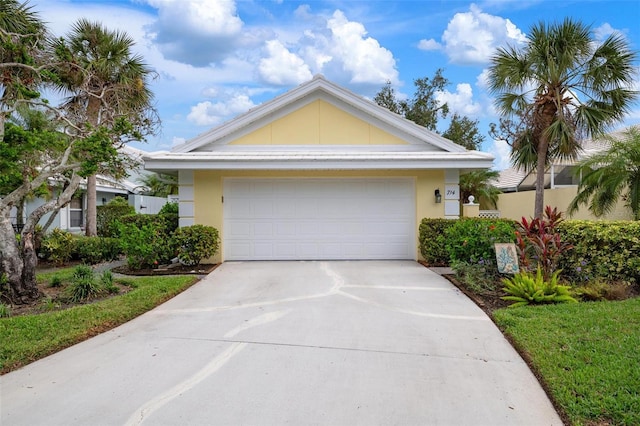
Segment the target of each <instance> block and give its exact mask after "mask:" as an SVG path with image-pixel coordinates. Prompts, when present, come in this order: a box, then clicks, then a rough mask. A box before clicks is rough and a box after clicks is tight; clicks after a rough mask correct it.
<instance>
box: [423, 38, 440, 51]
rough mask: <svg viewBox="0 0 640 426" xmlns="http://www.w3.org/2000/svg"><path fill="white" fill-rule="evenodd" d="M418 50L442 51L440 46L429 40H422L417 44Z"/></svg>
mask: <svg viewBox="0 0 640 426" xmlns="http://www.w3.org/2000/svg"><path fill="white" fill-rule="evenodd" d="M418 49H420V50H440V49H442V45H441V44H440V43H438V42H437V41H435V40H434V39H432V38H430V39H429V40H425V39H422V40H420V42H419V43H418Z"/></svg>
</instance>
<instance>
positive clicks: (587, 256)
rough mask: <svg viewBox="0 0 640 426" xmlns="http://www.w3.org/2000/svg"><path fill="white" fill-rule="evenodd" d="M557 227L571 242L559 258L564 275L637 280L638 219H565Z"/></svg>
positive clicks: (575, 279)
mask: <svg viewBox="0 0 640 426" xmlns="http://www.w3.org/2000/svg"><path fill="white" fill-rule="evenodd" d="M559 231H560V233H561V235H562V239H563V240H564V241H567V242H569V243H571V244H572V245H573V249H572V250H569V251H567V252H566V253H565V254H564V255H563V256H562V257H561V259H560V263H559V266H560V268H562V275H563V277H564V278H566V279H568V280H570V281H572V282H581V281H592V280H599V279H601V280H605V281H625V282H635V283H640V222H638V221H615V222H604V221H603V222H592V221H586V220H566V221H564V222H562V223H561V224H560V226H559Z"/></svg>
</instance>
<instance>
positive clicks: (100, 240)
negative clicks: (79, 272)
mask: <svg viewBox="0 0 640 426" xmlns="http://www.w3.org/2000/svg"><path fill="white" fill-rule="evenodd" d="M74 246H75V247H74V248H75V250H74V255H75V256H77V257H78V259H80V260H81V261H83V262H84V263H88V264H90V265H95V264H97V263H100V262H110V261H112V260H116V259H118V257H119V256H120V253H121V252H122V247H121V245H120V241H119V240H118V239H117V238H106V237H85V236H79V237H76V238H75V241H74Z"/></svg>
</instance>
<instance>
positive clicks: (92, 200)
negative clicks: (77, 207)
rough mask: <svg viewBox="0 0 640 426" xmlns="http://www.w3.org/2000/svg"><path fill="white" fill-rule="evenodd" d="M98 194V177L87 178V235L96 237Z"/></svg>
mask: <svg viewBox="0 0 640 426" xmlns="http://www.w3.org/2000/svg"><path fill="white" fill-rule="evenodd" d="M97 197H98V196H97V193H96V175H92V176H89V177H88V178H87V218H86V223H85V226H86V235H87V236H88V237H95V236H97V235H98V225H97V220H98V219H97V206H96V205H97Z"/></svg>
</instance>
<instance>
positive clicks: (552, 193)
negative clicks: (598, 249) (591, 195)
mask: <svg viewBox="0 0 640 426" xmlns="http://www.w3.org/2000/svg"><path fill="white" fill-rule="evenodd" d="M622 134H623V131H618V132H614V133H612V134H611V136H612V137H614V138H616V139H617V138H619V137H621V136H622ZM609 146H610V145H609V142H607V141H606V140H602V139H595V140H594V139H588V140H585V141H584V142H583V143H582V150H581V151H580V153H579V154H578V157H577V158H576V159H575V160H556V161H555V162H553V164H551V165H549V166H548V167H547V169H546V170H545V180H544V187H545V191H544V203H545V205H549V206H552V207H557V208H558V210H560V211H562V212H566V211H567V208H568V207H569V204H570V203H571V201H572V200H573V199H574V198H575V196H576V195H577V194H578V184H579V183H580V176H578V175H577V174H576V170H577V166H576V165H577V164H578V163H579V162H580V161H582V160H584V159H586V158H588V157H590V156H591V155H593V154H595V153H598V152H602V151H604V150H606V149H608V148H609ZM535 184H536V171H535V170H531V171H530V172H526V171H524V170H521V169H517V168H513V167H512V168H509V169H506V170H503V171H502V172H500V178H499V179H498V181H497V182H496V183H495V186H496V187H497V188H499V189H500V190H501V191H502V192H503V193H502V194H501V195H500V196H499V199H498V210H499V211H500V214H501V217H504V218H510V219H515V220H520V219H521V218H522V217H523V216H524V217H526V218H529V217H531V216H533V212H534V202H535ZM571 218H573V219H589V220H598V219H599V220H602V219H607V220H632V219H633V216H632V214H631V211H630V210H629V209H627V208H626V207H625V206H624V203H623V202H619V203H618V205H617V206H616V208H615V209H614V210H613V211H612V212H611V213H610V214H609V215H607V216H605V217H601V218H597V217H595V216H594V215H593V214H591V212H589V210H588V209H587V208H586V207H581V208H580V210H579V211H578V212H577V213H575V214H574V215H573V216H571Z"/></svg>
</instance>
